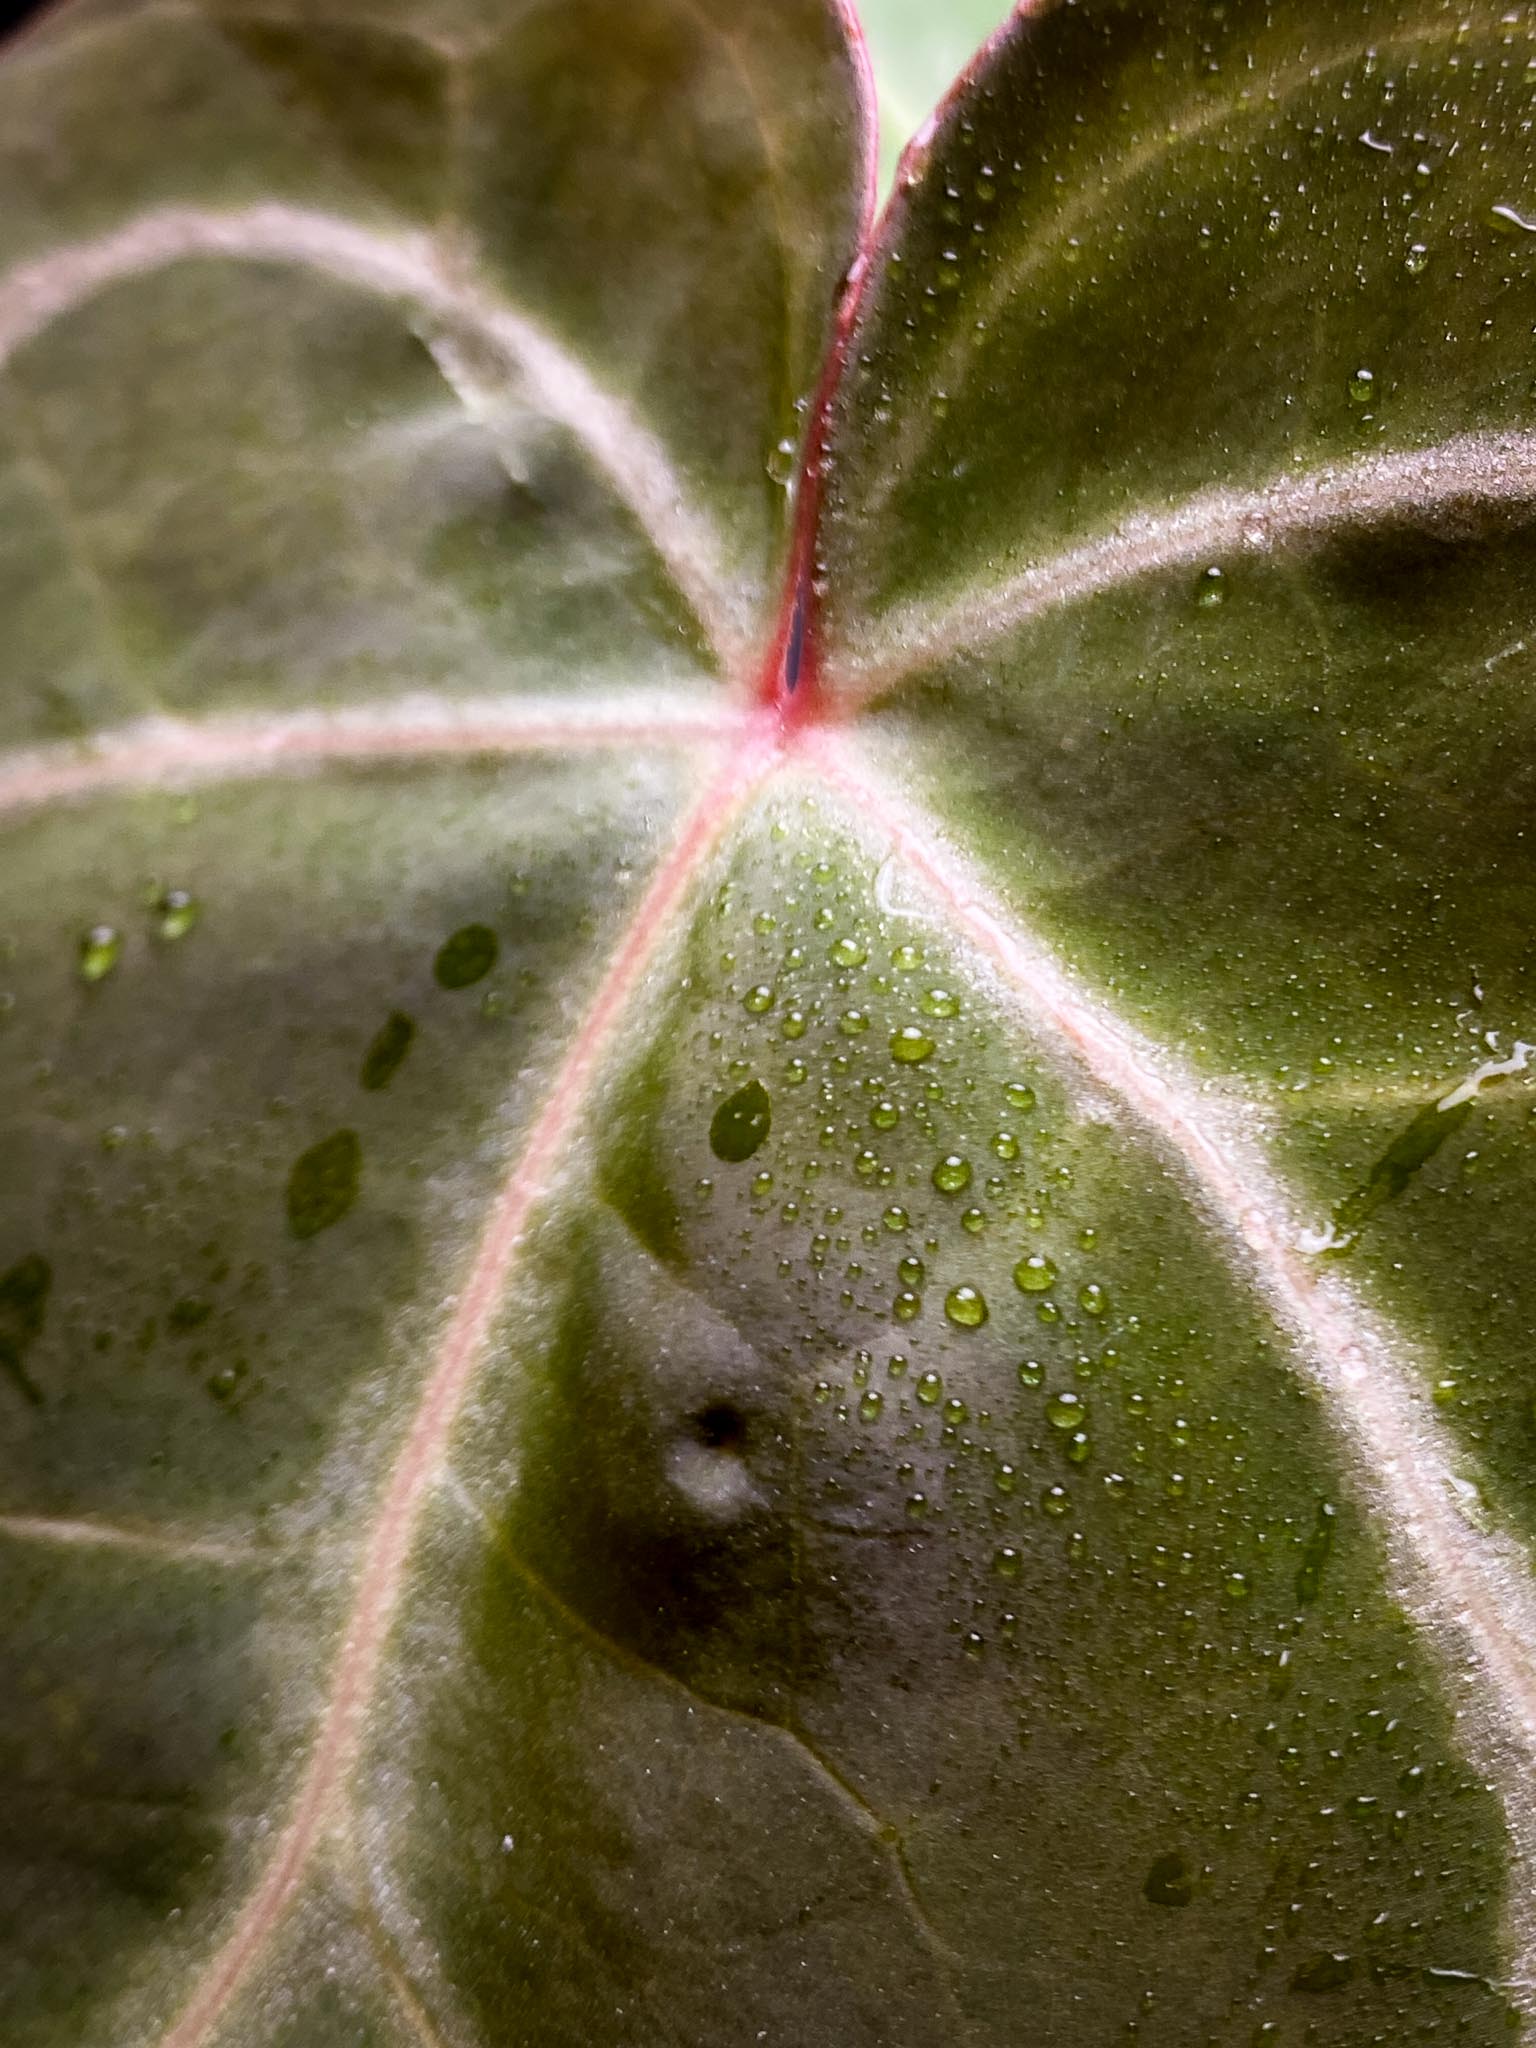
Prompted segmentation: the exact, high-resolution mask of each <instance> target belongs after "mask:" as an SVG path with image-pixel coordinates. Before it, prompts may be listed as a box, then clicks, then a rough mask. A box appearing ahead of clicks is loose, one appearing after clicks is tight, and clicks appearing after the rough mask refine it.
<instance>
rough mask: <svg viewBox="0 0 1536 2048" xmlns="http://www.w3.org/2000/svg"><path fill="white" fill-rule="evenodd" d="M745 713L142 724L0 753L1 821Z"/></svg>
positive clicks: (607, 736)
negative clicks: (105, 799) (56, 806)
mask: <svg viewBox="0 0 1536 2048" xmlns="http://www.w3.org/2000/svg"><path fill="white" fill-rule="evenodd" d="M749 730H750V720H749V719H748V717H747V716H746V715H745V714H742V713H738V712H734V711H732V710H730V709H728V708H722V709H720V710H718V711H712V710H703V709H695V708H693V707H692V706H690V705H689V704H687V703H686V701H684V700H680V699H664V698H648V697H644V696H639V695H636V694H633V693H630V692H623V693H615V694H614V695H613V696H610V697H602V698H595V697H591V696H583V697H577V698H571V699H565V698H560V697H478V698H472V699H466V700H459V701H455V700H453V699H450V698H442V697H433V696H410V697H401V698H397V699H396V700H395V701H394V702H393V703H385V704H370V705H362V706H359V707H358V708H357V709H355V710H343V711H298V712H287V713H276V714H274V715H272V716H270V717H260V718H240V717H234V718H225V719H206V720H193V719H175V718H156V719H145V720H141V721H139V722H137V723H135V724H133V725H128V726H123V727H120V728H119V729H117V730H116V731H112V732H104V733H100V734H98V735H97V736H96V737H95V738H93V739H90V740H84V741H66V742H60V743H56V744H54V745H52V746H44V747H30V748H21V749H18V750H17V751H16V752H14V753H10V754H0V817H3V816H4V815H5V813H6V812H7V811H16V810H29V809H33V808H35V807H36V806H37V805H39V804H47V803H57V802H60V801H63V800H65V799H68V798H77V797H87V796H97V795H101V794H105V793H106V792H108V791H112V790H136V789H138V790H155V789H179V788H183V787H185V786H186V785H187V784H189V783H202V782H218V781H232V780H242V779H245V780H248V779H250V778H253V777H256V776H262V775H273V774H282V773H291V772H293V771H296V770H299V769H302V768H304V767H307V766H310V765H312V764H315V763H319V762H326V761H340V762H346V761H358V762H367V761H390V760H433V759H444V760H446V759H452V758H454V757H459V758H464V757H469V758H471V759H472V758H474V757H475V756H477V755H483V756H486V757H488V758H490V757H495V756H497V755H505V754H524V753H554V754H558V753H566V752H571V753H579V752H582V751H584V750H586V749H589V748H615V747H617V748H626V747H628V748H641V747H676V746H690V745H695V744H708V743H711V742H722V741H728V740H739V739H740V738H741V737H742V736H743V735H744V734H745V733H747V732H748V731H749Z"/></svg>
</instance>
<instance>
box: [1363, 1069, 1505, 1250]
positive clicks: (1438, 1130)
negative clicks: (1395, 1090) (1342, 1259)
mask: <svg viewBox="0 0 1536 2048" xmlns="http://www.w3.org/2000/svg"><path fill="white" fill-rule="evenodd" d="M1471 1114H1472V1104H1471V1102H1470V1101H1468V1102H1458V1103H1457V1104H1456V1107H1455V1108H1454V1109H1441V1108H1440V1106H1439V1104H1438V1103H1435V1102H1432V1103H1430V1104H1429V1105H1428V1107H1427V1108H1424V1109H1421V1110H1420V1111H1419V1113H1418V1115H1417V1116H1416V1117H1415V1118H1414V1120H1413V1122H1412V1123H1411V1124H1409V1125H1408V1126H1407V1127H1406V1128H1405V1129H1404V1130H1401V1131H1399V1133H1398V1134H1397V1136H1396V1137H1395V1138H1394V1139H1393V1140H1392V1143H1391V1144H1390V1145H1389V1146H1388V1147H1387V1149H1386V1151H1385V1152H1383V1153H1382V1155H1381V1157H1380V1158H1379V1159H1378V1160H1377V1161H1376V1164H1375V1165H1374V1166H1373V1167H1372V1168H1371V1170H1370V1172H1369V1173H1368V1174H1367V1175H1366V1177H1365V1185H1364V1187H1361V1188H1356V1189H1355V1191H1354V1193H1353V1194H1349V1195H1346V1196H1345V1197H1344V1199H1343V1201H1341V1202H1340V1203H1338V1204H1337V1205H1336V1207H1335V1209H1334V1212H1333V1233H1334V1248H1335V1249H1336V1250H1339V1251H1346V1250H1347V1249H1348V1248H1349V1246H1350V1245H1351V1244H1353V1243H1354V1241H1355V1239H1356V1238H1357V1237H1358V1236H1359V1234H1360V1227H1361V1225H1362V1224H1363V1223H1365V1222H1366V1220H1367V1219H1368V1218H1369V1217H1371V1216H1373V1215H1374V1214H1375V1213H1376V1211H1377V1210H1378V1209H1379V1208H1380V1207H1381V1206H1382V1204H1383V1203H1384V1202H1392V1201H1395V1200H1396V1199H1397V1197H1398V1196H1399V1195H1400V1194H1402V1192H1403V1190H1404V1189H1405V1188H1406V1187H1408V1186H1409V1184H1410V1183H1411V1182H1412V1181H1413V1179H1414V1177H1415V1175H1417V1174H1419V1173H1421V1172H1422V1171H1423V1170H1424V1168H1425V1167H1426V1166H1427V1165H1428V1164H1429V1162H1430V1160H1431V1159H1433V1158H1434V1156H1435V1154H1436V1153H1437V1152H1438V1151H1439V1150H1440V1147H1441V1146H1442V1145H1443V1144H1444V1143H1445V1141H1446V1139H1447V1138H1448V1137H1449V1136H1450V1135H1451V1133H1452V1132H1453V1131H1458V1130H1460V1128H1461V1126H1462V1125H1463V1124H1464V1123H1465V1122H1466V1120H1467V1118H1468V1117H1469V1116H1470V1115H1471Z"/></svg>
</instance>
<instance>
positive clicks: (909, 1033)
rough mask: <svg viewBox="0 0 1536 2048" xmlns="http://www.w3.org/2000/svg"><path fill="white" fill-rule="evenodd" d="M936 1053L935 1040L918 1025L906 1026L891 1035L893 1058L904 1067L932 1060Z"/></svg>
mask: <svg viewBox="0 0 1536 2048" xmlns="http://www.w3.org/2000/svg"><path fill="white" fill-rule="evenodd" d="M934 1051H935V1047H934V1042H933V1040H932V1039H931V1038H929V1037H928V1035H927V1033H926V1032H924V1031H923V1030H922V1029H921V1027H920V1026H918V1025H916V1024H904V1025H903V1026H902V1027H901V1029H900V1030H899V1031H893V1032H892V1033H891V1058H892V1059H893V1060H899V1061H900V1062H901V1064H902V1065H903V1066H906V1067H912V1066H916V1065H917V1063H918V1062H919V1061H920V1060H926V1059H930V1058H931V1057H932V1056H933V1053H934Z"/></svg>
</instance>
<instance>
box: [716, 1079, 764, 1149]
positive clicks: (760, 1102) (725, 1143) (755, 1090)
mask: <svg viewBox="0 0 1536 2048" xmlns="http://www.w3.org/2000/svg"><path fill="white" fill-rule="evenodd" d="M772 1121H773V1103H772V1101H771V1099H770V1097H769V1094H768V1090H767V1089H766V1088H765V1087H764V1086H763V1084H762V1082H761V1081H748V1082H747V1083H746V1084H745V1086H743V1087H741V1088H738V1089H737V1090H736V1093H735V1094H734V1095H728V1096H727V1097H726V1098H725V1100H724V1102H722V1103H721V1104H720V1106H719V1108H718V1109H717V1110H716V1111H715V1113H714V1115H713V1116H712V1117H711V1118H710V1123H709V1149H710V1151H711V1152H713V1153H714V1155H715V1157H716V1158H717V1159H723V1160H725V1161H726V1162H727V1164H729V1165H732V1166H739V1165H740V1164H741V1162H742V1161H743V1160H744V1159H750V1158H751V1157H752V1154H753V1153H754V1152H755V1151H757V1149H758V1147H759V1146H760V1145H762V1144H763V1143H764V1141H765V1140H766V1138H767V1136H768V1131H769V1127H770V1125H771V1123H772Z"/></svg>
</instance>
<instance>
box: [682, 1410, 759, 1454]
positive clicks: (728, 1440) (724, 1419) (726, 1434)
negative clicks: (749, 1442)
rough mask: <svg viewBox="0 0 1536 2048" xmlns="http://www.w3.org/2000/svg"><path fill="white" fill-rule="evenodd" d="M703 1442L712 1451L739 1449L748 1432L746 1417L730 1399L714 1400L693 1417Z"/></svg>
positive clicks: (696, 1429) (694, 1424)
mask: <svg viewBox="0 0 1536 2048" xmlns="http://www.w3.org/2000/svg"><path fill="white" fill-rule="evenodd" d="M693 1426H694V1429H695V1431H696V1432H697V1433H698V1439H699V1442H700V1443H701V1444H707V1445H708V1446H709V1448H710V1449H711V1450H712V1451H733V1450H738V1449H739V1448H740V1446H741V1444H742V1441H743V1439H744V1438H745V1436H746V1434H747V1421H746V1417H745V1416H744V1415H743V1414H742V1412H741V1410H740V1409H739V1408H737V1407H735V1406H733V1404H732V1403H731V1402H729V1401H712V1402H711V1403H710V1405H709V1406H708V1407H707V1408H704V1409H701V1410H700V1412H699V1413H698V1414H697V1415H696V1416H695V1417H694V1418H693Z"/></svg>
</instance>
